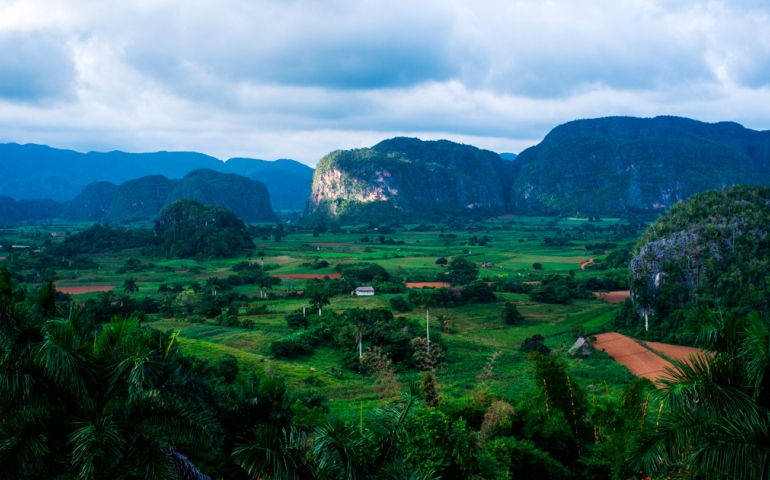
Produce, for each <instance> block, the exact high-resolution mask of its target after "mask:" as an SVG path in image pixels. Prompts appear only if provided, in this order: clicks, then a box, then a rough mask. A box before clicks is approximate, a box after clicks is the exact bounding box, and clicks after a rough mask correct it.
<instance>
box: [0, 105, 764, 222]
mask: <svg viewBox="0 0 770 480" xmlns="http://www.w3.org/2000/svg"><path fill="white" fill-rule="evenodd" d="M201 168H203V169H207V171H209V172H212V173H213V172H217V173H220V174H222V175H224V174H239V175H242V176H245V177H248V178H250V179H252V180H258V181H260V182H262V183H264V185H265V187H266V188H267V191H268V192H269V194H270V199H269V203H270V204H271V205H272V207H273V208H275V209H276V210H284V211H286V210H293V211H301V210H303V209H304V215H305V216H306V217H311V219H315V218H334V219H340V220H350V221H359V220H360V221H375V220H426V219H434V220H435V219H440V218H443V217H446V216H454V215H471V216H484V215H494V214H499V213H504V212H514V213H519V214H549V215H554V214H557V215H595V216H596V215H598V216H622V215H626V214H638V213H645V214H657V213H660V212H662V211H664V210H666V209H667V208H669V207H670V206H672V205H673V204H675V203H676V202H678V201H680V200H684V199H686V198H688V197H690V196H692V195H694V194H696V193H699V192H703V191H707V190H712V189H718V188H721V187H726V186H730V185H741V184H760V185H770V131H756V130H751V129H747V128H744V127H743V126H741V125H739V124H737V123H733V122H719V123H704V122H699V121H697V120H691V119H688V118H681V117H671V116H663V117H655V118H635V117H604V118H597V119H587V120H575V121H572V122H568V123H565V124H563V125H560V126H558V127H556V128H554V129H553V130H552V131H551V132H550V133H548V135H546V137H545V138H544V139H543V141H542V142H540V143H539V144H537V145H535V146H533V147H530V148H528V149H526V150H524V151H522V152H521V153H520V154H518V155H516V154H512V153H501V154H496V153H494V152H491V151H489V150H483V149H479V148H476V147H473V146H470V145H462V144H459V143H454V142H451V141H447V140H438V141H422V140H419V139H416V138H405V137H399V138H393V139H389V140H384V141H382V142H380V143H378V144H377V145H374V146H373V147H371V148H361V149H354V150H336V151H333V152H331V153H329V154H327V155H325V156H324V157H323V158H321V159H320V161H319V163H318V166H317V168H316V170H315V171H313V169H311V168H310V167H308V166H306V165H303V164H301V163H298V162H295V161H292V160H276V161H274V162H267V161H263V160H254V159H248V158H233V159H230V160H228V161H226V162H222V161H220V160H218V159H216V158H214V157H210V156H207V155H203V154H200V153H194V152H156V153H143V154H130V153H124V152H109V153H95V152H91V153H87V154H82V153H77V152H73V151H70V150H57V149H53V148H50V147H46V146H41V145H17V144H0V171H2V173H3V175H2V176H0V220H1V219H6V221H17V220H23V219H38V218H51V216H55V217H59V218H68V219H73V220H75V219H77V220H87V221H91V220H94V221H95V219H97V218H99V219H104V220H107V221H110V222H115V223H125V222H130V221H133V220H136V219H148V218H151V217H152V216H154V215H156V214H157V213H158V212H159V211H160V210H161V209H162V208H163V207H164V206H167V205H168V204H169V203H170V202H172V201H173V200H174V199H179V198H187V196H189V198H195V199H196V200H198V201H200V202H202V203H207V202H208V203H212V202H213V203H212V204H215V205H224V204H226V203H227V202H224V201H223V200H222V201H220V200H216V201H214V200H212V199H214V198H217V197H219V196H221V195H222V194H223V193H224V191H225V190H227V189H228V188H231V187H223V186H222V185H224V184H228V181H224V184H219V185H205V182H203V183H201V182H202V179H206V180H207V181H208V180H210V181H212V182H214V183H217V182H220V180H221V178H224V177H215V176H211V174H203V176H202V177H201V178H198V179H197V180H196V181H193V179H195V176H193V177H191V179H189V181H183V182H180V180H179V178H181V177H184V176H186V175H188V174H190V173H191V172H192V171H194V170H199V169H201ZM230 181H232V182H235V183H233V185H235V184H237V182H238V181H240V180H236V179H233V178H231V179H230ZM119 184H120V187H118V185H119ZM191 185H195V186H194V187H193V186H191ZM238 185H240V184H238ZM237 188H241V187H237ZM225 196H227V195H225ZM231 196H232V195H231ZM257 196H259V195H257ZM41 198H44V199H46V200H37V199H41ZM255 198H256V197H255ZM308 199H309V200H308ZM62 201H69V203H67V204H66V205H64V204H62V203H59V202H62ZM228 201H229V200H228ZM254 201H256V200H250V202H252V203H253V202H254ZM232 205H233V207H232V208H233V209H235V210H237V209H238V208H239V206H238V205H237V204H232ZM260 205H262V204H260ZM256 210H258V211H260V212H262V211H267V208H266V207H264V206H260V207H258V208H257V209H256ZM239 215H241V217H242V218H243V219H244V220H246V221H255V220H253V219H252V217H250V216H249V215H250V213H249V212H245V211H243V210H241V211H240V213H239ZM259 218H262V219H264V218H267V217H264V216H261V214H260V216H259ZM271 218H272V217H271Z"/></svg>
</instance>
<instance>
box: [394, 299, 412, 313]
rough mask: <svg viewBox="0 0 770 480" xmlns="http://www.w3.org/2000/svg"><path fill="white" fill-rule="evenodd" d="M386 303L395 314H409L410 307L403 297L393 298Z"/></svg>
mask: <svg viewBox="0 0 770 480" xmlns="http://www.w3.org/2000/svg"><path fill="white" fill-rule="evenodd" d="M388 303H389V304H390V308H392V309H393V310H395V311H397V312H402V313H403V312H410V311H411V310H412V306H411V305H409V302H407V301H406V299H405V298H404V297H393V298H391V299H390V300H388Z"/></svg>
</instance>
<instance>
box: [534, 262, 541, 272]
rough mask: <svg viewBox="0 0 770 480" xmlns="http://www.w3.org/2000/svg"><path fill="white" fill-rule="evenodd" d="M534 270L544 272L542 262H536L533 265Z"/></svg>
mask: <svg viewBox="0 0 770 480" xmlns="http://www.w3.org/2000/svg"><path fill="white" fill-rule="evenodd" d="M532 268H534V269H535V270H542V269H543V264H542V263H540V262H535V263H533V264H532Z"/></svg>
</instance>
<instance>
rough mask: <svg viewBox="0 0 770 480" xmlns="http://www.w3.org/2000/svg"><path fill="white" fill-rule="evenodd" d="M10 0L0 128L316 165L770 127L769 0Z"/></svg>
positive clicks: (2, 16)
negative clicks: (561, 137) (609, 121)
mask: <svg viewBox="0 0 770 480" xmlns="http://www.w3.org/2000/svg"><path fill="white" fill-rule="evenodd" d="M29 2H31V3H29ZM49 2H52V3H49ZM9 4H10V5H11V6H12V8H11V9H10V10H13V7H14V6H19V8H18V9H17V10H18V11H15V13H14V12H11V13H13V15H11V16H9V15H8V14H7V13H8V11H9V10H8V9H6V10H3V9H4V8H5V7H4V6H0V72H2V75H0V141H34V142H37V143H50V144H54V145H55V146H62V147H70V148H76V149H79V150H89V149H102V150H103V149H112V148H122V149H126V150H135V151H137V150H138V151H147V150H154V149H167V150H173V149H187V150H199V151H203V152H205V153H209V154H213V155H216V156H219V157H222V158H227V157H231V156H256V157H261V158H277V157H294V158H297V159H299V160H302V161H305V162H307V163H314V162H315V161H317V159H318V158H320V157H321V156H322V155H323V154H325V153H327V152H328V151H329V150H332V149H335V148H350V147H361V146H369V145H372V144H374V143H376V142H377V141H379V140H381V139H382V138H384V137H387V136H391V135H396V134H398V135H404V134H406V135H417V136H422V137H424V138H442V137H443V138H449V139H455V140H459V141H464V142H466V143H474V144H477V145H479V146H481V147H485V148H493V149H500V150H506V151H514V152H518V151H520V150H521V149H522V148H524V147H526V146H528V145H530V144H532V143H534V142H536V141H537V139H539V138H542V137H543V136H544V135H545V134H546V133H547V132H548V131H549V130H550V129H551V128H553V127H554V126H556V125H558V124H560V123H564V122H566V121H569V120H573V119H575V118H587V117H598V116H604V115H638V116H655V115H660V114H675V115H682V116H689V117H692V118H697V119H701V120H706V121H719V120H735V121H738V122H741V123H744V124H746V125H747V126H749V127H753V128H758V129H759V128H770V115H768V113H767V111H766V110H767V109H766V108H765V105H767V104H768V101H770V85H769V84H770V4H768V3H767V2H766V1H763V0H745V1H742V2H737V1H736V2H726V1H724V2H720V1H711V2H708V3H703V2H700V1H697V0H676V1H674V0H593V1H591V2H577V1H574V0H554V1H549V2H542V1H539V0H511V1H501V0H475V1H474V2H470V1H465V0H426V1H424V2H407V1H405V0H392V1H390V2H377V1H375V0H329V1H325V2H317V1H311V0H290V1H273V0H229V1H228V2H225V3H222V2H219V3H216V4H215V3H213V2H207V1H203V0H189V1H188V2H184V3H181V2H177V1H174V0H155V1H148V2H138V3H135V2H120V1H118V0H113V1H111V0H105V2H103V3H101V4H100V5H101V8H99V9H96V8H90V7H88V6H87V5H84V4H82V3H81V2H76V1H74V0H69V2H68V0H58V1H56V2H53V0H26V1H25V2H21V1H19V2H11V3H9ZM29 5H32V6H31V7H30V6H29ZM22 7H23V8H22ZM52 10H55V12H56V14H55V15H54V14H50V15H47V16H46V15H39V13H43V12H46V11H52ZM8 18H11V20H6V19H8ZM41 18H42V20H41ZM9 52H10V53H9ZM44 99H58V100H60V101H58V102H44V101H41V100H44ZM61 100H63V101H61Z"/></svg>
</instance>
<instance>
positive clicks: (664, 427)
mask: <svg viewBox="0 0 770 480" xmlns="http://www.w3.org/2000/svg"><path fill="white" fill-rule="evenodd" d="M689 326H690V328H691V329H692V330H693V331H694V332H696V342H697V343H698V345H699V346H700V347H701V348H704V349H707V350H710V352H709V353H708V354H707V355H698V356H692V357H690V360H689V361H688V362H679V361H673V362H672V363H673V364H674V368H673V369H669V370H668V372H667V373H668V376H669V377H670V378H664V379H663V380H661V381H660V385H661V386H662V388H661V389H660V390H659V391H658V392H657V393H654V394H653V396H652V397H651V399H650V401H649V402H648V404H649V407H650V408H655V407H657V406H658V405H660V407H658V408H660V414H659V419H656V420H655V422H654V423H652V420H650V419H649V417H650V415H648V420H647V422H646V424H643V426H642V428H643V429H644V432H643V433H642V434H641V436H640V438H639V440H638V442H636V443H635V445H633V448H632V456H631V461H632V462H631V465H630V466H631V467H632V468H634V470H635V471H638V470H639V469H643V470H645V471H646V472H651V473H656V474H658V473H659V474H661V475H665V474H666V473H670V474H673V473H675V472H678V471H687V472H688V473H689V474H690V475H692V476H698V477H700V478H757V479H759V478H768V477H769V476H770V462H768V461H767V459H768V458H770V397H769V396H768V393H767V392H768V390H767V385H768V383H769V380H770V376H769V375H768V374H769V373H770V348H768V346H770V320H769V319H768V318H767V317H763V316H761V315H759V314H757V313H752V314H750V315H749V316H748V317H732V318H725V317H723V316H722V315H721V314H719V313H717V312H713V311H709V310H699V311H697V312H696V313H695V315H694V317H693V318H692V319H691V321H690V324H689Z"/></svg>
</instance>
